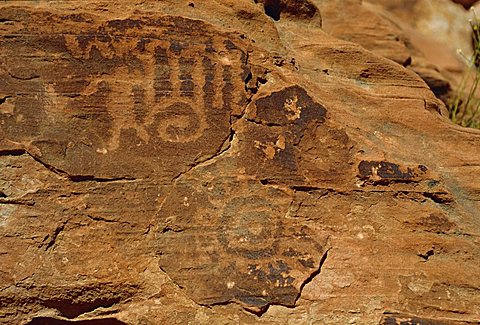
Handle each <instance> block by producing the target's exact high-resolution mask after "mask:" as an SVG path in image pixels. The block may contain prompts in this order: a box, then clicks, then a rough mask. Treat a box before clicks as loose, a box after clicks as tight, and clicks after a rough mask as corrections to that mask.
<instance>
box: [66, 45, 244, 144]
mask: <svg viewBox="0 0 480 325" xmlns="http://www.w3.org/2000/svg"><path fill="white" fill-rule="evenodd" d="M82 42H83V43H84V44H83V45H82ZM66 44H67V46H68V48H69V50H70V51H71V53H72V54H73V55H74V56H75V57H78V58H84V59H85V58H88V57H89V56H91V55H92V54H91V53H92V51H95V50H99V51H100V53H101V54H102V55H103V56H104V57H105V58H110V59H113V57H114V55H119V54H123V55H127V54H130V55H134V56H135V57H136V58H137V59H138V60H139V61H140V62H141V65H140V66H133V67H132V66H128V65H122V66H119V67H116V68H115V69H114V71H112V72H111V73H110V74H108V75H105V74H102V75H101V76H99V77H97V78H93V79H92V80H91V81H90V83H89V85H88V86H87V87H86V88H85V90H84V91H83V93H82V95H83V96H88V95H90V94H92V93H94V92H95V91H97V90H98V87H99V85H100V84H102V83H105V84H106V87H107V88H108V89H109V92H108V99H107V103H108V104H107V109H108V112H109V113H110V115H111V116H112V119H113V130H112V132H111V133H112V135H111V138H110V140H109V141H108V148H106V149H108V150H116V149H118V148H119V146H120V145H121V144H120V137H121V134H122V131H124V130H127V129H133V130H135V132H136V135H137V136H138V137H139V138H140V140H141V141H143V142H145V143H149V141H150V139H151V137H152V136H158V137H159V138H160V139H161V140H163V141H168V142H178V143H183V142H193V141H196V140H197V139H199V138H200V137H201V136H202V135H203V134H204V133H205V131H206V129H207V128H208V122H207V120H206V111H207V110H210V109H216V110H221V109H225V108H227V109H229V108H231V107H230V106H231V105H232V104H233V105H234V104H236V103H238V102H239V100H240V97H241V96H240V94H239V93H238V91H232V90H234V89H232V88H233V80H232V79H233V76H232V69H233V70H236V71H235V72H236V73H237V74H238V73H239V66H238V65H239V62H240V61H239V60H240V59H241V58H240V57H239V56H238V53H237V54H234V55H232V53H231V51H228V49H226V48H225V45H226V44H228V43H224V44H223V49H222V50H220V51H219V53H217V50H216V49H214V48H213V45H212V43H211V41H210V42H208V41H207V42H206V43H203V44H202V43H197V44H191V45H187V46H185V45H181V44H179V43H178V42H176V41H172V42H167V41H160V40H156V39H155V40H153V39H152V40H146V39H142V40H140V41H138V42H137V43H136V44H134V43H132V41H131V40H129V39H127V40H124V41H122V40H118V38H117V41H116V42H112V43H111V44H110V46H108V44H105V43H103V42H101V41H99V40H98V38H91V39H90V40H85V39H82V38H81V37H71V36H67V37H66ZM139 48H140V49H141V50H139ZM120 49H122V50H120ZM235 55H236V57H234V56H235ZM234 63H237V66H236V67H234V66H233V65H234ZM216 85H223V88H222V89H221V91H219V87H218V86H216ZM207 106H208V107H207ZM125 108H126V109H125Z"/></svg>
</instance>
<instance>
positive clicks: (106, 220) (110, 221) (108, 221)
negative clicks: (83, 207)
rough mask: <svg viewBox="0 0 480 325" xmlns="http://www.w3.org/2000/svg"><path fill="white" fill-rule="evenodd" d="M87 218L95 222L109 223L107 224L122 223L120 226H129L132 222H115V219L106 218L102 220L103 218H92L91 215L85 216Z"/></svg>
mask: <svg viewBox="0 0 480 325" xmlns="http://www.w3.org/2000/svg"><path fill="white" fill-rule="evenodd" d="M85 216H86V217H87V218H89V219H91V220H94V221H102V222H107V223H120V224H127V225H129V224H130V222H127V221H119V220H114V219H105V218H102V217H96V216H92V215H90V214H86V215H85Z"/></svg>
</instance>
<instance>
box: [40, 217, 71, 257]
mask: <svg viewBox="0 0 480 325" xmlns="http://www.w3.org/2000/svg"><path fill="white" fill-rule="evenodd" d="M67 223H68V220H66V221H65V222H63V223H62V224H61V225H60V226H58V227H57V228H56V229H55V230H54V231H53V233H52V234H50V235H47V236H46V237H45V239H44V240H43V243H42V244H41V245H40V247H43V246H44V247H45V248H44V250H45V251H48V250H49V249H52V250H53V246H54V245H55V243H56V241H57V238H58V236H59V235H60V233H61V232H62V231H63V230H64V229H65V226H66V225H67ZM47 240H48V242H46V241H47Z"/></svg>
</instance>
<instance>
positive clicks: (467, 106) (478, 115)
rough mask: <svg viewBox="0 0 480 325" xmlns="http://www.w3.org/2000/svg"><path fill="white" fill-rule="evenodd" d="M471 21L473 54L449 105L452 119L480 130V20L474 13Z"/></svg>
mask: <svg viewBox="0 0 480 325" xmlns="http://www.w3.org/2000/svg"><path fill="white" fill-rule="evenodd" d="M473 15H474V18H473V19H471V20H470V27H471V29H472V46H473V54H472V56H471V58H470V59H467V60H466V61H467V69H466V71H465V74H464V76H463V78H462V81H461V82H460V85H459V87H458V88H457V91H456V94H455V97H454V99H453V101H452V102H451V103H450V105H449V111H450V119H451V120H452V121H453V122H454V123H456V124H459V125H461V126H465V127H471V128H479V129H480V98H478V96H477V95H478V94H477V90H479V86H480V19H479V18H477V15H476V14H475V12H474V11H473Z"/></svg>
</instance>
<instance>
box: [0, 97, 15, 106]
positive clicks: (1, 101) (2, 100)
mask: <svg viewBox="0 0 480 325" xmlns="http://www.w3.org/2000/svg"><path fill="white" fill-rule="evenodd" d="M9 98H13V96H3V97H0V105H2V104H4V103H5V102H6V101H7V99H9Z"/></svg>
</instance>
